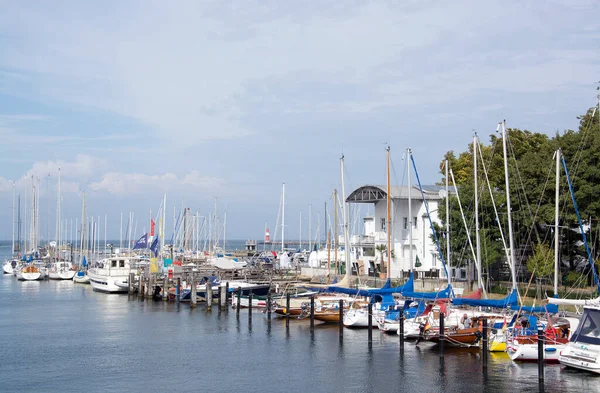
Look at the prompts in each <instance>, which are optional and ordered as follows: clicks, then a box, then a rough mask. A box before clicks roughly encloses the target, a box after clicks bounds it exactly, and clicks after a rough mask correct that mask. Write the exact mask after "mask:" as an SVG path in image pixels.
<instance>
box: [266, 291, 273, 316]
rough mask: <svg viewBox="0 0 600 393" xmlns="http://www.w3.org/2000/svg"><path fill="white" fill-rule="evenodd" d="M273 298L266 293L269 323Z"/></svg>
mask: <svg viewBox="0 0 600 393" xmlns="http://www.w3.org/2000/svg"><path fill="white" fill-rule="evenodd" d="M272 302H273V300H272V299H271V294H270V293H269V294H268V295H267V320H268V321H269V323H271V305H272V304H273V303H272Z"/></svg>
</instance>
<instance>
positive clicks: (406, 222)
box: [403, 217, 408, 229]
mask: <svg viewBox="0 0 600 393" xmlns="http://www.w3.org/2000/svg"><path fill="white" fill-rule="evenodd" d="M403 220H404V221H403V222H404V226H403V227H404V229H408V217H404V218H403Z"/></svg>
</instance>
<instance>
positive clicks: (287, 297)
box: [285, 292, 290, 328]
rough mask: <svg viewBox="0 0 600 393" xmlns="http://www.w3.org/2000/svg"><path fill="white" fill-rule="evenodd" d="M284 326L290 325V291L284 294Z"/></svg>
mask: <svg viewBox="0 0 600 393" xmlns="http://www.w3.org/2000/svg"><path fill="white" fill-rule="evenodd" d="M285 327H286V328H289V327H290V293H289V292H288V293H286V294H285Z"/></svg>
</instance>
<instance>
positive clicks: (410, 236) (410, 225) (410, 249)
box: [406, 147, 413, 271]
mask: <svg viewBox="0 0 600 393" xmlns="http://www.w3.org/2000/svg"><path fill="white" fill-rule="evenodd" d="M411 156H412V151H411V150H410V147H409V148H408V149H406V172H407V174H406V175H407V179H408V220H407V221H408V261H409V267H410V271H412V270H413V233H412V232H413V222H412V195H411V194H412V186H411V184H410V177H411V176H410V157H411Z"/></svg>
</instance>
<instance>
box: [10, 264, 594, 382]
mask: <svg viewBox="0 0 600 393" xmlns="http://www.w3.org/2000/svg"><path fill="white" fill-rule="evenodd" d="M0 327H1V331H2V332H3V345H2V346H1V348H0V354H2V356H0V358H1V359H2V360H3V364H7V363H6V361H7V359H10V367H2V369H1V371H0V377H1V378H2V383H3V390H5V391H14V392H18V391H32V390H35V391H39V390H43V391H47V392H77V391H81V389H82V388H81V384H82V383H84V384H85V391H88V392H104V391H107V390H118V391H123V392H129V391H131V392H133V391H137V392H139V391H145V392H146V391H147V392H152V391H165V390H170V389H171V388H172V385H173V383H174V381H177V383H178V384H183V385H189V386H197V387H198V389H203V388H202V387H203V386H212V387H213V390H215V391H230V390H239V389H242V390H246V391H257V390H260V391H264V392H279V391H281V387H282V386H286V389H290V390H296V389H307V390H318V391H327V392H346V391H395V390H396V389H398V387H399V386H401V387H402V389H403V390H404V389H410V390H417V391H425V392H437V391H448V392H462V391H465V390H469V389H472V386H478V387H479V388H478V391H490V392H496V391H498V392H500V391H511V390H516V391H520V392H538V391H546V392H565V391H596V389H597V378H596V377H595V376H594V375H593V374H591V373H585V372H580V371H574V370H570V369H568V368H565V367H563V366H560V365H547V366H546V367H545V369H544V375H545V380H544V384H543V385H542V387H540V385H539V384H538V368H537V365H536V364H535V363H533V364H519V363H515V362H512V361H511V360H510V358H509V357H508V356H507V355H506V354H505V353H500V354H497V353H489V355H488V360H487V369H484V367H483V364H482V353H481V350H480V349H479V348H477V349H473V348H471V349H467V350H465V349H451V348H445V350H444V353H443V356H441V355H440V352H439V348H438V347H431V346H428V345H418V346H415V345H414V343H413V342H408V341H407V342H405V343H404V345H403V346H402V347H401V346H400V343H399V340H398V336H397V335H387V334H384V333H380V332H378V331H374V332H373V339H372V341H371V342H369V340H368V336H367V332H366V331H365V330H361V329H345V330H344V331H343V337H342V338H340V335H339V332H338V326H337V325H335V324H333V325H331V324H321V323H316V324H315V327H314V330H313V331H311V328H310V322H309V320H308V319H303V320H297V319H294V320H292V321H290V324H289V327H286V322H285V318H283V319H280V318H273V319H271V320H269V319H268V318H267V316H266V315H265V314H262V313H259V312H256V310H254V311H253V314H252V318H251V319H250V318H249V310H248V309H242V310H241V311H240V312H239V314H237V313H236V311H234V310H232V309H223V310H221V309H217V308H216V307H215V308H213V310H212V311H208V310H207V309H206V307H205V306H199V307H198V308H196V309H191V308H190V307H189V305H186V304H182V303H175V302H162V301H152V300H149V299H144V300H141V299H140V298H139V297H137V296H133V297H128V296H127V295H106V294H103V293H100V292H95V291H93V290H92V288H91V287H90V286H89V285H77V284H75V283H73V282H71V281H62V280H61V281H58V280H45V281H37V282H18V281H17V280H15V279H14V277H12V276H8V275H5V276H4V277H2V278H0ZM25 343H28V348H27V349H23V344H25ZM15 353H18V354H19V356H13V354H15ZM283 364H285V365H287V366H282V365H283ZM65 369H66V370H69V371H68V374H69V375H73V378H63V377H61V378H58V376H59V375H63V374H64V370H65ZM14 370H20V371H19V372H14ZM39 370H43V372H38V371H39ZM332 375H335V378H332ZM265 378H267V379H268V383H265Z"/></svg>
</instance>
